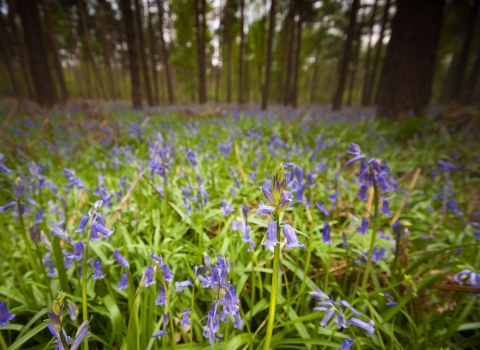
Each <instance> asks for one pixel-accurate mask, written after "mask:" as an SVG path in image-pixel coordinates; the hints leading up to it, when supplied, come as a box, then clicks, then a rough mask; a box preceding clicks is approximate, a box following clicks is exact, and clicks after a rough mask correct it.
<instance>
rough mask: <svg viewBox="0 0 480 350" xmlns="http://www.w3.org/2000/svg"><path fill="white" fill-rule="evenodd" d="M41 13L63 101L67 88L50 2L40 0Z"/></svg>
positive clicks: (65, 98) (66, 97)
mask: <svg viewBox="0 0 480 350" xmlns="http://www.w3.org/2000/svg"><path fill="white" fill-rule="evenodd" d="M42 8H43V14H44V17H45V24H46V27H47V33H48V41H49V42H50V49H51V52H52V58H53V68H54V70H55V75H56V77H57V80H58V83H59V84H60V91H61V94H62V98H61V101H62V102H65V101H67V99H68V89H67V84H66V82H65V77H64V75H63V69H62V63H61V62H60V56H59V55H60V50H59V48H58V42H57V37H56V36H55V29H54V28H53V21H52V15H51V11H50V4H49V2H48V0H42Z"/></svg>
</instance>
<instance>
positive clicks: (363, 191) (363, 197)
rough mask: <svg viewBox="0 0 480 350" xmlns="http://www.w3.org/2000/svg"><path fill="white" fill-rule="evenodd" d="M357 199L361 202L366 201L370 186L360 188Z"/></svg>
mask: <svg viewBox="0 0 480 350" xmlns="http://www.w3.org/2000/svg"><path fill="white" fill-rule="evenodd" d="M357 198H358V199H360V200H361V201H366V200H367V199H368V186H367V185H363V186H362V187H360V191H358V194H357Z"/></svg>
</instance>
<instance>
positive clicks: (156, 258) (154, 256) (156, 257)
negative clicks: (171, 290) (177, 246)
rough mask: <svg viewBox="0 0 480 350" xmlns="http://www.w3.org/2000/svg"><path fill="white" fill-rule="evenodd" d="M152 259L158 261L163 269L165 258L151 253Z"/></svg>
mask: <svg viewBox="0 0 480 350" xmlns="http://www.w3.org/2000/svg"><path fill="white" fill-rule="evenodd" d="M150 257H151V258H152V259H154V260H155V261H156V264H157V265H158V267H163V265H164V263H163V258H162V257H161V256H159V255H157V254H155V253H150Z"/></svg>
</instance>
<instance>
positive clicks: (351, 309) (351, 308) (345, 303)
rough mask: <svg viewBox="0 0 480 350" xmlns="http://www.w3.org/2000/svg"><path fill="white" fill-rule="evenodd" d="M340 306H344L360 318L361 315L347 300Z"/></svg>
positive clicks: (342, 301) (340, 302) (341, 301)
mask: <svg viewBox="0 0 480 350" xmlns="http://www.w3.org/2000/svg"><path fill="white" fill-rule="evenodd" d="M339 304H340V305H342V306H343V307H344V308H346V309H347V310H349V311H351V312H352V313H353V314H354V315H355V316H357V317H360V313H359V312H358V311H357V310H356V309H355V308H354V307H353V306H351V305H350V304H349V303H348V301H346V300H340V301H339Z"/></svg>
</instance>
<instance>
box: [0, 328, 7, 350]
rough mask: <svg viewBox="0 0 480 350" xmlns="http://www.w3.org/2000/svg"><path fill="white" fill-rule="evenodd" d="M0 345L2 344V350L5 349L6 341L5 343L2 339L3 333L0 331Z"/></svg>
mask: <svg viewBox="0 0 480 350" xmlns="http://www.w3.org/2000/svg"><path fill="white" fill-rule="evenodd" d="M0 345H2V350H7V349H8V347H7V343H5V339H3V334H2V332H0Z"/></svg>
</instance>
